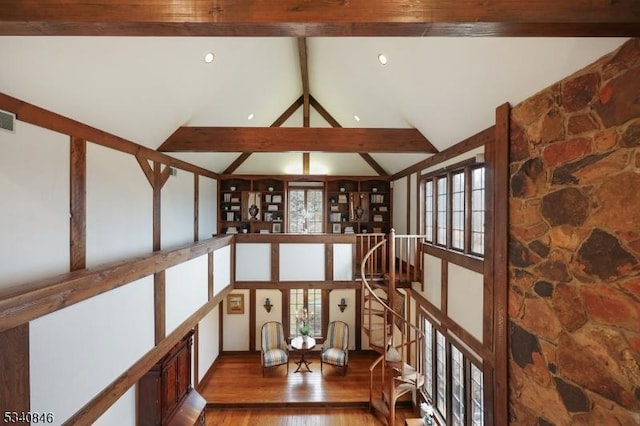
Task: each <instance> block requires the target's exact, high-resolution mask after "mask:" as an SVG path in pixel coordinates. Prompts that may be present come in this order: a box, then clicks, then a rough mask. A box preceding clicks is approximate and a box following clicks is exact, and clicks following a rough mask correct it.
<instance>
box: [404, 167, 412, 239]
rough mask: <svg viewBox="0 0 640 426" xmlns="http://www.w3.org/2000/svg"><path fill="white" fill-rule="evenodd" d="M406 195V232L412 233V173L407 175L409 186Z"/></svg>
mask: <svg viewBox="0 0 640 426" xmlns="http://www.w3.org/2000/svg"><path fill="white" fill-rule="evenodd" d="M406 196H407V208H406V209H405V213H404V214H405V215H406V216H405V220H406V222H405V223H406V224H407V229H406V234H407V235H411V234H412V232H411V208H410V206H411V175H407V188H406Z"/></svg>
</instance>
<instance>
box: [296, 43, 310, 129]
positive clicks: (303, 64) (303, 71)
mask: <svg viewBox="0 0 640 426" xmlns="http://www.w3.org/2000/svg"><path fill="white" fill-rule="evenodd" d="M298 60H299V62H300V77H301V80H302V99H303V103H302V127H309V124H310V123H309V118H310V110H311V109H310V108H309V68H308V60H307V38H306V37H298Z"/></svg>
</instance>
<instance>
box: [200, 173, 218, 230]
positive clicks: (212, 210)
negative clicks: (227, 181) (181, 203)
mask: <svg viewBox="0 0 640 426" xmlns="http://www.w3.org/2000/svg"><path fill="white" fill-rule="evenodd" d="M199 185H200V188H199V189H200V191H199V195H198V200H199V201H200V203H199V211H198V239H199V240H206V239H207V238H211V236H212V235H213V234H216V233H217V232H218V209H217V206H218V181H217V180H215V179H210V178H207V177H204V176H200V182H199Z"/></svg>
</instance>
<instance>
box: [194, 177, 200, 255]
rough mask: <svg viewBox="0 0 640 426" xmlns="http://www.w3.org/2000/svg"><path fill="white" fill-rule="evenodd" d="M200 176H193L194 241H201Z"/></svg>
mask: <svg viewBox="0 0 640 426" xmlns="http://www.w3.org/2000/svg"><path fill="white" fill-rule="evenodd" d="M199 230H200V175H197V174H194V175H193V241H194V242H197V241H198V240H199V239H200V232H199Z"/></svg>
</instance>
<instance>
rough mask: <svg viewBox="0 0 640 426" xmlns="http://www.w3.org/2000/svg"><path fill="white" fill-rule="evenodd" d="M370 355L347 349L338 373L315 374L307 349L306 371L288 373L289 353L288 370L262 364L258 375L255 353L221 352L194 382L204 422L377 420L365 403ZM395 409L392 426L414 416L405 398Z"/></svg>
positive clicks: (293, 357) (294, 425)
mask: <svg viewBox="0 0 640 426" xmlns="http://www.w3.org/2000/svg"><path fill="white" fill-rule="evenodd" d="M376 357H377V355H376V354H373V353H355V352H352V353H350V354H349V368H348V370H347V374H346V375H345V376H343V375H342V372H341V370H340V369H336V368H333V367H331V366H327V365H325V366H324V373H323V374H321V373H320V358H319V357H318V355H317V354H314V353H312V354H310V355H309V354H307V359H309V360H310V361H311V364H310V367H311V370H312V372H306V371H305V372H299V373H294V370H295V368H296V365H295V362H296V361H297V360H298V358H299V355H298V354H296V353H295V352H292V353H291V354H290V359H289V374H287V367H286V365H283V366H279V367H275V368H272V369H267V370H266V371H265V375H264V377H263V376H262V368H261V366H260V354H259V353H246V354H244V353H243V354H237V355H236V354H233V355H223V356H221V357H220V358H219V359H218V360H217V361H216V363H215V364H214V367H213V370H212V372H211V373H210V374H209V375H208V376H207V377H205V379H204V380H203V381H202V382H201V383H200V385H199V386H198V391H199V392H200V394H201V395H202V396H203V397H204V398H205V399H206V400H207V426H213V425H234V426H236V425H260V426H271V425H274V426H276V425H277V426H301V425H305V426H307V425H345V426H347V425H348V426H356V425H358V426H359V425H383V424H384V422H381V421H380V420H379V419H377V418H376V416H375V415H374V414H373V413H371V412H370V411H369V408H368V407H369V365H370V364H371V362H372V361H373V360H374V359H375V358H376ZM377 394H378V395H379V391H378V393H377ZM397 412H398V415H397V416H396V425H397V426H402V425H404V419H405V417H414V413H413V412H412V410H411V408H410V407H409V406H408V404H407V403H405V406H399V407H398V408H397ZM396 425H394V426H396Z"/></svg>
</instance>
